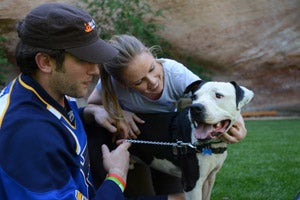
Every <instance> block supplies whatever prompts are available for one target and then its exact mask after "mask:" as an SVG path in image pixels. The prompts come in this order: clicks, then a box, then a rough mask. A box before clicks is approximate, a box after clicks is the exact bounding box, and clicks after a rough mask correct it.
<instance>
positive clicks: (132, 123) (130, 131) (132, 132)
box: [123, 110, 145, 139]
mask: <svg viewBox="0 0 300 200" xmlns="http://www.w3.org/2000/svg"><path fill="white" fill-rule="evenodd" d="M123 115H124V120H125V122H126V124H127V132H126V135H128V137H129V138H131V139H136V138H137V136H138V135H139V134H141V131H140V129H139V128H138V127H137V124H136V123H140V124H142V123H145V121H144V120H142V119H141V118H139V117H138V116H137V115H136V114H134V113H132V112H129V111H125V110H123Z"/></svg>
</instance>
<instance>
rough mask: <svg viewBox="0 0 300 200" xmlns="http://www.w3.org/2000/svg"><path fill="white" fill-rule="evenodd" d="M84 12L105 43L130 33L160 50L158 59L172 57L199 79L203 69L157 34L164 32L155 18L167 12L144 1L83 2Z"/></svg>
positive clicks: (94, 0)
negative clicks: (86, 12) (115, 36)
mask: <svg viewBox="0 0 300 200" xmlns="http://www.w3.org/2000/svg"><path fill="white" fill-rule="evenodd" d="M82 2H83V3H84V4H86V7H87V11H88V12H89V13H90V14H91V15H92V16H93V18H94V19H95V22H96V25H97V27H98V29H99V30H100V37H101V38H103V39H105V40H108V39H110V38H111V36H112V35H115V34H131V35H134V36H135V37H137V38H138V39H140V40H141V41H142V42H143V43H144V44H145V45H146V46H148V47H151V46H154V45H158V46H160V47H161V51H160V52H156V53H157V57H161V58H172V59H175V60H178V61H179V62H181V63H183V64H184V65H185V66H187V67H188V68H189V69H190V70H191V71H193V72H194V73H196V74H198V75H199V76H200V77H201V78H202V79H205V80H208V79H209V78H207V77H205V76H203V74H202V71H203V70H202V66H201V65H200V64H199V63H197V62H195V60H193V59H192V58H190V57H188V56H185V55H179V54H178V52H177V51H176V50H175V49H174V48H173V47H172V45H171V44H170V43H169V42H167V41H166V40H165V39H164V38H162V37H161V36H160V35H159V34H158V32H159V31H161V30H163V29H164V26H163V25H162V24H159V23H158V19H160V18H164V15H163V13H164V11H166V9H159V10H153V9H152V8H151V6H150V5H149V4H148V3H147V2H146V1H143V0H131V1H127V0H101V1H99V0H82Z"/></svg>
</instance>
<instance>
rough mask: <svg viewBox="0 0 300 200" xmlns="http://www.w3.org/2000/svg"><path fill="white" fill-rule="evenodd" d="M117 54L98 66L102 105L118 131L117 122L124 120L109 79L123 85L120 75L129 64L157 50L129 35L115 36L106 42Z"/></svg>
mask: <svg viewBox="0 0 300 200" xmlns="http://www.w3.org/2000/svg"><path fill="white" fill-rule="evenodd" d="M108 42H109V43H110V44H111V45H112V46H113V47H114V48H116V49H117V50H118V51H119V53H118V55H117V56H116V57H114V58H113V59H112V60H110V61H108V62H107V63H105V64H103V65H101V66H100V77H101V82H102V90H101V91H102V93H101V95H102V103H103V106H104V108H105V110H106V111H107V112H108V113H109V115H110V116H111V117H112V118H113V119H115V120H116V123H117V124H116V125H117V128H118V130H119V122H120V120H123V119H124V116H123V113H122V109H121V106H120V104H119V102H118V97H117V94H116V92H115V90H114V87H113V85H112V80H111V77H113V78H114V79H115V80H116V81H118V82H120V83H124V81H123V78H122V74H123V72H124V70H126V68H127V66H128V65H129V63H130V62H132V60H133V59H134V58H135V57H136V56H137V55H140V54H141V53H144V52H146V53H150V54H152V55H153V51H154V50H155V49H158V48H159V47H158V46H153V47H151V48H147V47H146V46H145V45H144V44H143V43H142V42H141V41H140V40H138V39H137V38H136V37H134V36H131V35H125V34H124V35H115V36H113V37H112V38H111V39H110V40H109V41H108Z"/></svg>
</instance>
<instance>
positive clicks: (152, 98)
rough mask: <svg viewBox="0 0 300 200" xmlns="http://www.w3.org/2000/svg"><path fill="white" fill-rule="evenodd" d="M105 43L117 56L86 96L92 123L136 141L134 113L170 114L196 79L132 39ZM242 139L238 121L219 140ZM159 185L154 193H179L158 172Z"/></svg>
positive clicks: (125, 37)
mask: <svg viewBox="0 0 300 200" xmlns="http://www.w3.org/2000/svg"><path fill="white" fill-rule="evenodd" d="M109 43H110V44H111V45H112V46H114V47H115V48H116V49H117V50H118V51H119V53H118V55H117V56H116V57H115V58H114V59H112V60H110V61H109V62H108V63H106V64H104V65H102V66H101V68H100V74H101V81H99V82H98V84H97V86H96V87H95V89H94V90H93V92H92V93H91V95H90V96H89V98H88V104H89V105H88V106H90V107H91V108H93V109H94V110H97V111H95V112H94V120H95V121H96V122H97V123H98V124H100V125H101V126H102V127H105V128H106V129H107V130H109V131H110V132H112V133H118V134H122V136H121V137H130V138H136V136H137V135H138V134H140V131H139V129H138V127H137V126H136V123H144V121H143V119H140V118H139V117H137V116H136V115H135V114H134V113H155V112H174V111H175V110H176V108H177V102H178V100H179V99H180V98H183V97H185V95H184V90H185V88H186V87H187V86H188V85H189V84H191V83H192V82H194V81H196V80H199V79H200V78H199V77H198V76H197V75H195V74H194V73H192V72H191V71H190V70H188V69H187V68H186V67H185V66H184V65H182V64H180V63H178V62H176V61H174V60H171V59H165V58H164V59H156V58H155V57H154V56H153V54H152V50H154V48H153V47H152V48H147V47H146V46H145V45H144V44H143V43H142V42H141V41H139V40H138V39H137V38H135V37H134V36H130V35H116V36H113V37H112V39H111V40H110V41H109ZM245 136H246V129H245V126H244V122H243V119H242V118H241V119H240V121H239V122H237V123H236V124H235V126H234V127H233V128H231V129H230V133H229V134H227V133H225V134H223V136H222V139H223V140H224V141H225V142H228V143H235V142H238V141H239V140H241V139H243V138H244V137H245ZM156 173H158V172H156ZM152 175H153V174H152ZM163 180H166V181H167V180H170V182H169V183H170V184H171V185H172V187H170V188H173V189H174V188H177V189H175V190H167V191H166V190H163V191H160V189H161V188H162V186H163V185H166V183H161V182H162V181H163ZM159 182H160V183H161V185H160V186H158V187H155V192H156V193H159V194H161V193H173V192H175V193H176V192H182V188H181V187H180V185H181V183H180V180H179V179H177V178H174V177H169V179H167V178H162V174H161V173H160V174H159ZM174 185H177V187H174ZM154 186H156V183H154Z"/></svg>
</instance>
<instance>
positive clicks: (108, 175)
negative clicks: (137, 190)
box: [106, 173, 126, 192]
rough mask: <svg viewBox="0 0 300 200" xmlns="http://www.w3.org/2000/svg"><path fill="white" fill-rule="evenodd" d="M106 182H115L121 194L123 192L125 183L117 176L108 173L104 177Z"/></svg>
mask: <svg viewBox="0 0 300 200" xmlns="http://www.w3.org/2000/svg"><path fill="white" fill-rule="evenodd" d="M106 180H111V181H113V182H115V183H116V184H117V185H118V186H119V187H120V189H121V190H122V192H124V190H125V188H126V182H125V181H124V180H123V179H122V178H121V177H120V176H119V175H117V174H113V173H109V174H107V176H106Z"/></svg>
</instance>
